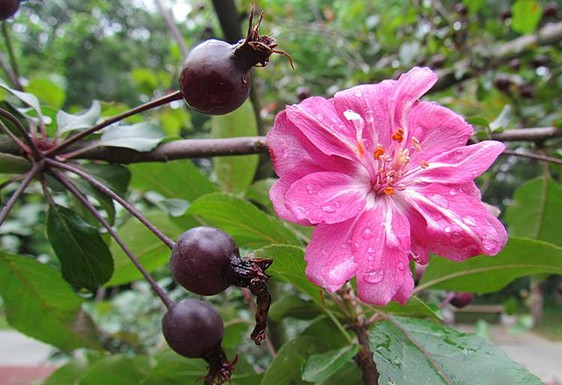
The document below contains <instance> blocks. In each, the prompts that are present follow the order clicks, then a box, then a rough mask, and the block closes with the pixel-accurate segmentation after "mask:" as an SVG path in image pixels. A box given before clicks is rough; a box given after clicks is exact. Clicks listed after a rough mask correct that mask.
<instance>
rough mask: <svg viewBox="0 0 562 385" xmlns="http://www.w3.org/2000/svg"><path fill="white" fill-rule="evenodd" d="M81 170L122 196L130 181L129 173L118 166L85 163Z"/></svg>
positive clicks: (124, 168)
mask: <svg viewBox="0 0 562 385" xmlns="http://www.w3.org/2000/svg"><path fill="white" fill-rule="evenodd" d="M82 168H83V169H84V170H85V171H87V172H88V174H90V175H92V176H93V177H95V178H96V179H97V180H99V181H100V182H102V183H103V184H104V185H105V186H106V187H109V188H110V189H111V190H113V191H114V192H116V193H117V194H119V195H121V196H123V195H125V193H126V192H127V187H128V186H129V182H130V181H131V172H130V171H129V169H128V168H127V167H125V166H123V165H120V164H102V163H87V164H84V165H82Z"/></svg>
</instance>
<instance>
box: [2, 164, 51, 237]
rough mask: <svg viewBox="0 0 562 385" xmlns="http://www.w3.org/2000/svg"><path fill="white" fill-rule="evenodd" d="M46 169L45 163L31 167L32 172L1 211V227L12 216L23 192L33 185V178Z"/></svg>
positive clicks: (28, 173) (29, 172) (27, 174)
mask: <svg viewBox="0 0 562 385" xmlns="http://www.w3.org/2000/svg"><path fill="white" fill-rule="evenodd" d="M44 167H45V164H44V163H43V162H37V163H34V164H33V166H32V167H31V170H29V171H28V172H27V173H26V174H25V177H24V178H23V180H22V181H21V184H20V185H19V186H18V188H17V189H16V191H14V193H13V194H12V196H11V197H10V199H8V202H6V205H5V206H4V207H2V210H1V211H0V226H1V225H2V223H4V221H5V220H6V218H7V217H8V214H10V211H11V210H12V208H13V207H14V205H15V204H16V201H17V200H18V198H19V197H20V196H21V194H22V193H23V191H24V190H25V189H26V188H27V186H29V184H30V183H31V181H32V180H33V178H35V176H36V175H37V174H39V173H40V172H41V171H42V170H43V168H44Z"/></svg>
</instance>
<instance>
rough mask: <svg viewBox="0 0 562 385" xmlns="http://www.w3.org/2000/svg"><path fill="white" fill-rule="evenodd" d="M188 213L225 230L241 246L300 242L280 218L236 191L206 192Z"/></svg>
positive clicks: (295, 243)
mask: <svg viewBox="0 0 562 385" xmlns="http://www.w3.org/2000/svg"><path fill="white" fill-rule="evenodd" d="M189 213H191V214H192V215H195V216H196V217H198V218H201V220H202V221H204V222H205V223H208V224H210V225H212V226H215V227H219V228H221V229H222V230H224V231H226V232H227V233H229V234H230V235H231V236H232V237H233V238H234V239H236V241H237V242H238V245H239V246H240V247H261V246H266V245H270V244H288V245H300V241H299V240H298V238H297V237H296V235H295V234H294V233H293V232H292V231H291V230H289V229H288V228H287V227H285V226H284V225H283V223H282V222H281V221H280V220H279V219H277V218H276V217H273V216H271V215H268V214H266V213H264V212H263V211H261V210H260V209H258V208H257V207H256V206H254V205H253V204H251V203H250V202H248V201H246V200H244V199H241V198H237V197H235V196H233V195H229V194H223V193H214V194H207V195H204V196H202V197H200V198H199V199H197V200H196V201H195V202H193V203H192V205H191V207H190V208H189Z"/></svg>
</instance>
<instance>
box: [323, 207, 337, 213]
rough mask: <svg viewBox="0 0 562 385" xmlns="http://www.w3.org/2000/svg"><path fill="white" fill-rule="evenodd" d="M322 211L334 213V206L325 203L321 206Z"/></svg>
mask: <svg viewBox="0 0 562 385" xmlns="http://www.w3.org/2000/svg"><path fill="white" fill-rule="evenodd" d="M322 211H324V212H325V213H335V212H336V208H335V207H334V206H331V205H325V206H322Z"/></svg>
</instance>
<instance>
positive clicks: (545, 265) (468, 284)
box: [414, 237, 562, 293]
mask: <svg viewBox="0 0 562 385" xmlns="http://www.w3.org/2000/svg"><path fill="white" fill-rule="evenodd" d="M537 273H548V274H562V248H560V247H558V246H556V245H553V244H550V243H546V242H541V241H535V240H531V239H521V238H515V237H511V238H510V239H509V241H508V243H507V245H506V246H505V248H504V249H503V250H502V251H501V252H500V253H499V254H498V255H496V256H495V257H489V256H478V257H473V258H469V259H467V260H465V261H463V262H453V261H450V260H448V259H445V258H441V257H435V258H431V260H430V262H429V265H428V266H427V269H426V270H425V272H424V274H423V277H422V279H421V281H420V284H419V286H418V287H416V289H415V290H414V293H417V292H420V291H421V290H425V289H428V288H432V289H442V290H451V291H470V292H475V293H490V292H492V291H496V290H500V289H501V288H503V287H504V286H506V285H507V284H508V283H510V282H511V281H513V280H514V279H515V278H519V277H524V276H527V275H529V274H537Z"/></svg>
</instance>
